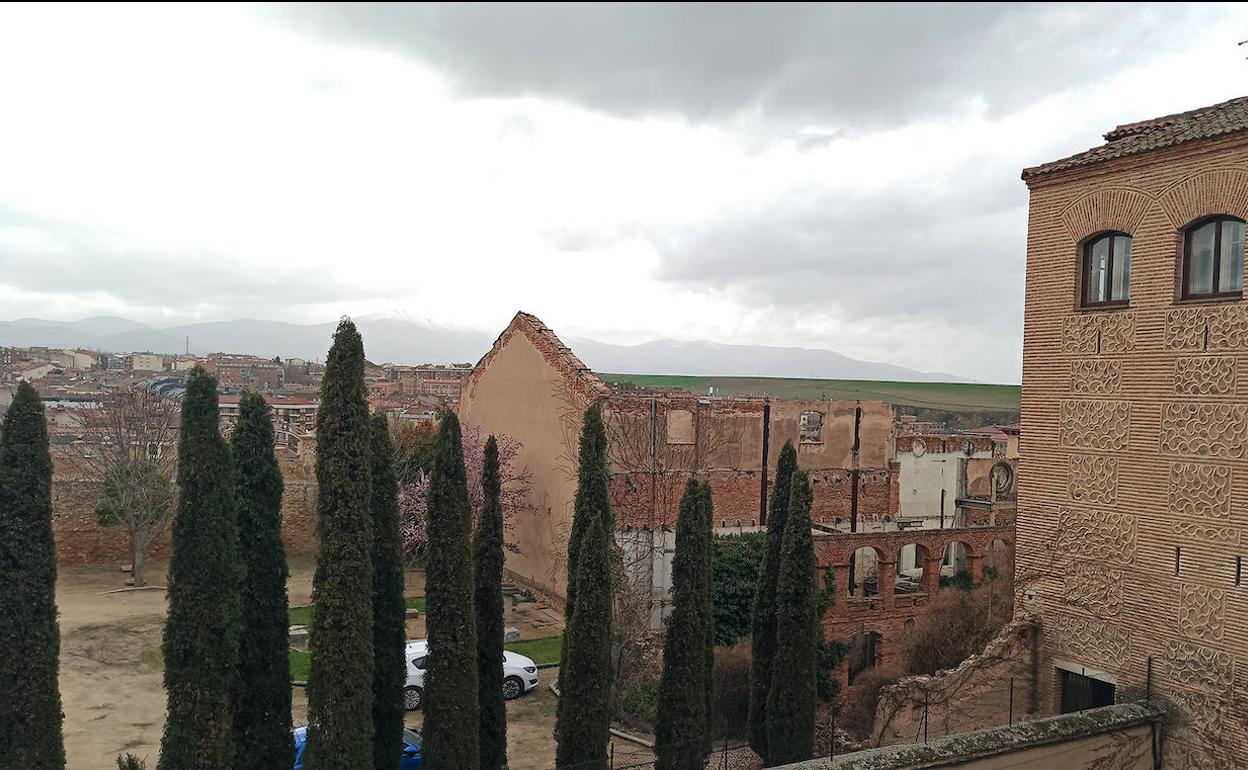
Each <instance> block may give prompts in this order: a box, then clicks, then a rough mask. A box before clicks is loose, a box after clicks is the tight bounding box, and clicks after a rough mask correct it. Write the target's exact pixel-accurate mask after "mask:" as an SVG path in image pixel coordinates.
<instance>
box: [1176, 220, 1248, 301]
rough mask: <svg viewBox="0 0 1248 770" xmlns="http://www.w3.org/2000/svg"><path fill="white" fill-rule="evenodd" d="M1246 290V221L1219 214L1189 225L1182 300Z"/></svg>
mask: <svg viewBox="0 0 1248 770" xmlns="http://www.w3.org/2000/svg"><path fill="white" fill-rule="evenodd" d="M1243 293H1244V222H1243V220H1242V219H1236V218H1235V217H1226V216H1219V217H1213V218H1210V219H1205V220H1201V221H1200V222H1197V223H1196V224H1194V225H1192V226H1191V227H1189V228H1187V231H1186V232H1185V233H1184V237H1183V299H1206V298H1217V297H1238V296H1241V295H1242V294H1243Z"/></svg>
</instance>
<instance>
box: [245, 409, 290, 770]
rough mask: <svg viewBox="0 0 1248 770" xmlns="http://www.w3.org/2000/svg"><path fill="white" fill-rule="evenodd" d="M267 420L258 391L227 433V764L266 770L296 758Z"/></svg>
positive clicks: (276, 484) (276, 482) (276, 486)
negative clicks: (231, 665)
mask: <svg viewBox="0 0 1248 770" xmlns="http://www.w3.org/2000/svg"><path fill="white" fill-rule="evenodd" d="M273 447H274V437H273V420H272V416H271V414H270V410H269V405H268V404H267V403H265V401H264V398H263V397H262V396H261V395H260V394H259V393H251V392H248V393H244V394H243V396H242V398H240V399H239V401H238V424H237V425H235V426H234V435H233V436H232V437H231V438H230V449H231V455H232V457H233V461H234V485H235V486H234V495H235V503H236V505H237V507H238V541H239V550H240V552H241V554H242V560H243V571H244V573H245V575H244V578H243V584H242V614H243V627H244V629H245V630H244V633H243V635H242V638H241V640H240V641H239V648H238V674H237V679H236V680H235V688H234V748H235V760H234V766H235V768H236V769H237V770H270V769H271V768H274V767H287V766H289V765H293V764H294V762H295V747H294V743H293V741H292V740H291V735H290V728H291V716H290V663H289V660H288V654H287V651H288V650H289V649H290V638H289V628H288V627H289V619H288V617H287V601H286V575H287V569H286V549H285V548H284V547H283V545H282V471H281V469H280V468H279V467H278V465H277V455H276V454H275V453H274V449H273Z"/></svg>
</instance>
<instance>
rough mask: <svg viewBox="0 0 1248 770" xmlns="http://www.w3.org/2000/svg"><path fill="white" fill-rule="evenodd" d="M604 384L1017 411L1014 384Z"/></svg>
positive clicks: (709, 380)
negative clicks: (712, 388)
mask: <svg viewBox="0 0 1248 770" xmlns="http://www.w3.org/2000/svg"><path fill="white" fill-rule="evenodd" d="M599 376H600V377H602V379H603V380H605V381H606V382H627V383H633V384H635V385H640V386H643V387H653V388H673V389H678V390H688V391H690V392H692V393H700V394H705V393H706V392H707V388H708V387H714V388H715V394H716V395H722V396H735V395H768V396H771V397H773V398H782V399H863V400H868V401H883V402H885V403H888V404H893V405H894V406H912V407H926V408H931V409H946V410H951V411H977V410H989V411H1017V410H1018V408H1019V399H1020V397H1021V388H1020V387H1019V386H1018V385H981V384H977V383H962V382H890V381H885V380H818V379H804V378H798V377H685V376H678V375H671V376H669V375H662V374H601V375H599Z"/></svg>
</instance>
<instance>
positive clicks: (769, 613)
mask: <svg viewBox="0 0 1248 770" xmlns="http://www.w3.org/2000/svg"><path fill="white" fill-rule="evenodd" d="M795 470H797V450H796V449H794V448H793V443H792V442H791V441H786V442H784V446H783V447H782V448H781V449H780V458H779V459H778V460H777V462H776V481H775V483H774V484H773V485H772V488H771V507H770V509H769V511H768V516H767V547H766V550H765V551H763V566H762V570H761V572H760V574H759V576H758V588H757V589H756V591H755V594H754V615H753V618H752V620H751V628H752V632H751V633H752V636H751V638H750V649H751V653H752V658H751V661H750V706H749V728H750V735H749V738H750V748H752V749H754V753H756V754H758V756H760V757H762V758H763V759H766V758H767V693H768V691H769V690H770V689H771V665H772V657H773V656H774V655H775V651H776V580H777V578H778V577H779V575H780V545H781V543H782V542H783V540H784V525H785V522H786V521H787V520H788V510H789V486H790V483H791V480H792V478H793V472H794V471H795Z"/></svg>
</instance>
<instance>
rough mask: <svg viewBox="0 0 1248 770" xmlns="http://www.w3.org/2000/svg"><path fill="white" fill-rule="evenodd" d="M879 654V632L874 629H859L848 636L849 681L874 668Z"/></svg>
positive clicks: (851, 681) (851, 682)
mask: <svg viewBox="0 0 1248 770" xmlns="http://www.w3.org/2000/svg"><path fill="white" fill-rule="evenodd" d="M879 656H880V634H879V633H878V632H876V631H860V632H858V633H856V634H854V635H853V636H851V637H849V652H848V653H847V655H846V659H847V660H848V663H849V683H850V684H853V683H854V680H855V679H857V678H858V675H859V674H861V673H862V672H864V671H870V670H871V669H873V668H875V666H876V663H877V662H878V661H879V659H880V658H879Z"/></svg>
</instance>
